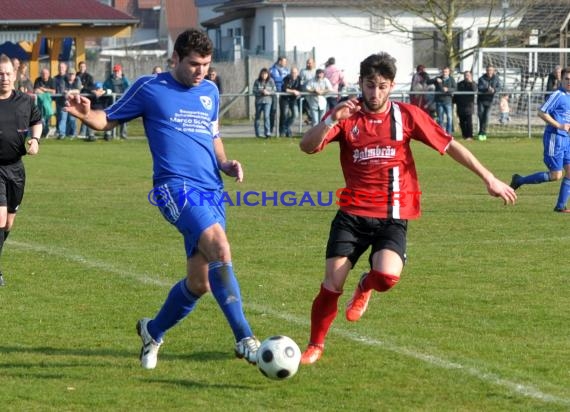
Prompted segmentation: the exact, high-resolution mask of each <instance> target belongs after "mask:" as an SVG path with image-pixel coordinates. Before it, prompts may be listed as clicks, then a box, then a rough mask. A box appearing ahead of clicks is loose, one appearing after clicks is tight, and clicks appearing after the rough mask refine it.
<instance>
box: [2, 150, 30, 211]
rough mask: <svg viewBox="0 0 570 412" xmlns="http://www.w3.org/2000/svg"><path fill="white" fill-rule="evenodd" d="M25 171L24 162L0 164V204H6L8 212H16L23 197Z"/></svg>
mask: <svg viewBox="0 0 570 412" xmlns="http://www.w3.org/2000/svg"><path fill="white" fill-rule="evenodd" d="M25 184H26V171H25V169H24V163H22V161H21V160H20V161H18V162H16V163H12V164H10V165H0V206H7V207H8V213H16V211H17V210H18V207H19V206H20V203H22V199H23V198H24V186H25Z"/></svg>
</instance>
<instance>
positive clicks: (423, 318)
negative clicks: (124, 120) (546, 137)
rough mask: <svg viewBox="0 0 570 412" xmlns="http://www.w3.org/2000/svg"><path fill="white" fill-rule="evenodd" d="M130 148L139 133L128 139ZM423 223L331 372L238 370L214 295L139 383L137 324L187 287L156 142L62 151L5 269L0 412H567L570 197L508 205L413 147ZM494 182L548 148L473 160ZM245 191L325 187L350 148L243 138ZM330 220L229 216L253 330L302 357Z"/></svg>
mask: <svg viewBox="0 0 570 412" xmlns="http://www.w3.org/2000/svg"><path fill="white" fill-rule="evenodd" d="M131 133H132V132H131ZM414 147H415V153H416V162H417V165H418V170H419V174H420V179H421V182H422V189H423V196H422V200H423V217H422V218H421V219H419V220H417V221H414V222H412V223H411V224H410V227H409V237H408V240H409V245H408V256H409V261H408V264H407V266H406V268H405V269H404V273H403V277H402V280H401V282H400V283H399V284H398V286H397V287H396V288H394V289H393V290H392V291H390V292H389V293H387V294H383V295H378V294H376V295H374V296H373V297H372V301H371V304H370V306H369V309H368V312H367V313H366V314H365V316H364V317H363V318H362V320H361V321H360V322H358V323H354V324H352V323H348V322H347V321H346V320H345V319H344V312H343V309H344V305H345V303H346V301H347V300H348V299H349V298H350V296H351V294H352V289H353V287H354V285H355V283H356V281H357V279H358V276H359V274H360V272H361V271H363V270H365V269H366V264H365V263H366V259H363V260H362V262H360V263H359V265H358V266H357V267H356V268H355V270H354V271H353V273H352V275H351V277H350V278H349V280H348V282H347V285H346V288H347V289H346V292H345V294H344V295H343V296H342V297H341V300H340V305H341V307H340V310H341V311H340V312H339V316H338V318H337V319H336V321H335V323H334V324H333V327H332V330H331V333H330V335H329V338H328V341H327V348H326V352H325V355H324V357H323V359H322V360H321V361H320V362H319V363H317V364H315V365H312V366H305V367H301V368H300V370H299V372H298V374H297V376H295V377H294V378H293V379H291V380H290V381H285V382H273V381H269V380H267V379H265V378H264V377H263V376H262V375H261V374H260V373H259V372H258V371H257V370H256V369H255V368H254V367H252V366H251V365H248V364H246V363H245V362H244V361H240V360H237V359H235V358H234V356H233V338H232V335H231V332H230V330H229V327H228V326H227V325H226V323H225V320H224V319H223V317H222V315H221V312H220V311H219V310H218V307H217V305H216V303H215V300H214V299H213V297H212V296H206V297H204V299H203V300H202V301H201V302H200V304H199V305H198V307H197V309H196V310H195V312H194V313H192V314H191V315H190V316H189V317H188V318H187V319H185V320H184V322H182V323H181V324H180V325H178V326H177V327H175V328H173V329H172V330H171V331H170V332H169V333H168V334H167V336H166V338H165V344H164V345H163V347H162V349H161V353H160V356H159V364H158V367H157V368H156V369H155V370H152V371H146V370H143V369H141V368H140V366H139V361H138V352H139V349H140V341H139V337H138V336H137V334H136V332H135V323H136V321H137V319H139V318H141V317H143V316H154V314H155V313H156V311H157V310H158V309H159V307H160V305H161V304H162V302H163V300H164V298H165V296H166V294H167V293H168V291H169V290H170V287H171V285H172V284H173V283H174V282H176V281H177V280H179V279H180V278H182V277H183V276H184V273H185V260H184V251H183V246H182V241H181V237H180V236H179V234H178V233H177V232H176V230H175V229H174V228H173V227H172V226H170V225H169V224H168V223H167V222H166V221H165V220H163V218H162V217H161V216H160V214H159V213H158V211H157V210H155V208H154V207H153V206H151V205H150V204H149V202H148V200H147V194H148V192H149V190H150V189H151V160H150V155H149V153H148V148H147V146H146V142H145V141H144V140H142V139H130V140H128V141H113V142H109V143H106V142H103V141H98V142H96V143H84V142H82V141H71V142H67V141H63V142H59V141H51V140H50V141H47V142H45V143H44V144H42V146H41V153H40V155H39V156H37V157H35V158H26V159H25V161H26V167H27V175H28V185H27V192H26V196H25V198H24V202H23V204H22V207H21V209H20V212H19V214H18V218H17V219H16V225H15V227H14V229H13V233H12V234H11V235H10V238H9V239H8V241H7V243H6V246H5V249H4V254H3V256H2V267H3V270H4V273H5V278H6V282H7V286H6V287H4V288H1V289H0V308H1V316H0V327H1V330H2V342H1V343H0V408H1V410H2V411H127V410H129V411H143V410H145V411H149V410H163V411H190V410H210V411H281V410H282V411H538V410H540V411H568V410H569V409H570V373H569V371H570V367H569V363H568V362H569V354H570V347H569V344H570V334H569V332H568V330H569V329H568V320H569V319H570V305H569V304H568V302H569V300H568V299H569V296H570V286H569V283H568V278H567V275H568V258H567V255H566V253H565V252H564V250H565V249H566V247H567V244H568V241H569V240H570V235H569V234H568V227H569V220H568V219H570V217H568V216H564V215H561V214H555V213H553V212H552V208H553V207H554V203H555V199H556V196H557V193H558V184H554V183H552V184H544V185H538V186H534V187H523V188H521V189H520V190H519V192H518V193H519V202H518V204H517V205H516V206H514V207H505V206H503V205H502V202H501V201H500V200H498V199H494V198H491V197H489V196H488V195H487V194H486V191H485V187H484V186H483V184H482V183H481V182H480V181H479V180H478V179H477V178H476V177H474V176H473V175H471V174H470V173H469V172H468V171H466V170H465V169H463V168H461V167H460V166H458V165H457V164H455V162H453V160H451V159H450V158H449V157H446V156H444V157H441V156H439V155H438V154H437V153H436V152H433V151H432V150H430V149H427V148H425V147H423V146H421V145H415V146H414ZM468 147H470V148H471V149H472V151H473V152H474V153H476V155H477V156H478V157H479V158H480V159H481V160H482V162H483V163H484V164H486V165H487V166H489V167H490V168H491V169H492V170H493V171H494V172H495V173H496V174H497V176H499V177H501V178H502V179H504V180H506V181H508V180H510V176H511V174H512V173H513V172H515V171H516V172H520V173H529V172H532V171H535V170H542V169H543V168H544V167H543V165H542V161H541V141H540V139H533V140H527V139H504V140H494V139H492V138H491V139H489V140H488V141H487V142H484V143H481V142H473V143H470V144H468ZM226 151H227V152H228V154H229V155H230V156H231V157H234V158H237V159H239V160H241V161H242V163H243V164H244V166H245V172H246V180H245V182H244V183H242V184H241V185H238V184H236V183H235V182H233V181H231V180H230V179H228V180H227V181H226V183H227V185H226V189H227V190H228V191H229V192H235V191H237V190H239V191H242V192H244V191H248V190H256V191H278V192H283V191H286V190H290V191H294V192H297V193H300V192H303V191H311V192H312V193H316V192H317V191H327V192H328V191H330V190H333V191H334V190H336V189H337V188H339V187H341V185H342V178H341V172H340V169H339V166H338V159H337V157H338V153H337V148H336V147H335V146H331V147H330V148H329V149H328V150H327V151H325V152H324V153H321V154H319V155H315V156H307V155H305V154H303V153H301V152H300V150H299V149H298V140H290V139H279V140H277V139H274V140H271V141H260V140H256V139H228V140H226ZM335 211H336V209H335V207H334V206H330V207H318V206H316V207H311V206H303V207H284V206H277V207H259V206H258V207H248V206H240V207H229V208H228V233H229V237H230V241H231V243H232V254H233V261H234V267H235V269H236V272H237V275H238V278H239V279H240V282H241V289H242V295H243V299H244V303H245V309H246V313H247V315H248V318H249V321H250V323H251V324H252V327H253V328H254V330H255V332H256V334H257V335H258V337H260V338H265V337H267V336H270V335H274V334H285V335H288V336H290V337H292V338H293V339H295V340H296V341H297V342H298V343H299V345H300V346H301V349H304V347H305V345H306V342H307V339H308V334H309V314H310V308H311V304H312V300H313V298H314V296H315V295H316V293H317V290H318V287H319V284H320V282H321V280H322V276H323V266H324V257H323V256H324V248H325V243H326V239H327V235H328V229H329V225H330V220H331V219H332V217H333V215H334V213H335Z"/></svg>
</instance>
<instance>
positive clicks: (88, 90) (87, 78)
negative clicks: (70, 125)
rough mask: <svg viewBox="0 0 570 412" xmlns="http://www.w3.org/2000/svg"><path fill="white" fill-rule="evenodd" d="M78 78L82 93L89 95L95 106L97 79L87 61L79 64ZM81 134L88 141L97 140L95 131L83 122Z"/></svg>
mask: <svg viewBox="0 0 570 412" xmlns="http://www.w3.org/2000/svg"><path fill="white" fill-rule="evenodd" d="M77 78H78V79H79V81H81V94H84V95H88V97H89V99H91V105H92V106H93V93H94V90H95V80H94V79H93V76H92V75H91V74H90V73H89V72H88V71H87V63H86V62H84V61H80V62H79V64H78V65H77ZM79 135H80V136H84V137H85V138H86V139H87V140H88V141H94V140H95V132H94V131H93V129H90V128H89V127H87V125H86V124H85V123H83V122H81V127H80V128H79Z"/></svg>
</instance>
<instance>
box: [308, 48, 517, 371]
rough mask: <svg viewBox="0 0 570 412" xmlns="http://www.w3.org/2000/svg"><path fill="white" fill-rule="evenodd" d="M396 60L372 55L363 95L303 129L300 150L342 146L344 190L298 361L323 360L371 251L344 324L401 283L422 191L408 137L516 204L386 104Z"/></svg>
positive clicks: (422, 121) (445, 140)
mask: <svg viewBox="0 0 570 412" xmlns="http://www.w3.org/2000/svg"><path fill="white" fill-rule="evenodd" d="M395 77H396V61H395V59H394V58H393V57H391V56H390V55H389V54H387V53H378V54H373V55H371V56H369V57H367V58H366V59H365V60H364V61H362V62H361V64H360V79H359V83H360V90H361V93H362V97H360V98H355V99H349V100H346V101H342V102H340V103H338V104H337V105H336V106H335V107H334V108H333V109H332V110H331V111H330V112H329V113H328V116H327V115H325V119H324V120H323V121H321V122H320V123H319V124H317V125H316V126H314V127H313V128H311V129H310V130H308V131H307V132H306V133H305V135H304V136H303V138H302V140H301V143H300V146H301V150H303V151H304V152H306V153H317V152H320V151H321V150H323V149H324V148H325V146H326V145H327V144H329V143H331V142H338V144H339V145H340V163H341V167H342V171H343V174H344V179H345V185H346V187H345V188H344V189H342V193H341V195H340V196H339V202H338V203H339V205H340V210H339V211H338V212H337V215H336V216H335V218H334V219H333V222H332V224H331V230H330V234H329V240H328V243H327V250H326V264H325V278H324V281H323V282H322V284H321V288H320V291H319V293H318V294H317V296H316V298H315V300H314V301H313V306H312V311H311V336H310V341H309V346H308V348H307V349H306V351H305V352H304V353H303V356H302V358H301V363H303V364H311V363H315V362H316V361H317V360H319V359H320V357H321V356H322V353H323V349H324V343H325V338H326V335H327V333H328V331H329V329H330V327H331V324H332V322H333V320H334V319H335V317H336V315H337V313H338V299H339V297H340V296H341V294H342V292H343V286H344V282H345V281H346V278H347V276H348V273H349V271H350V270H351V269H352V268H353V267H354V265H355V264H356V262H357V261H358V259H359V258H360V256H361V255H362V254H363V253H364V252H365V251H366V250H367V249H368V248H369V247H371V252H370V257H369V262H370V267H371V268H370V271H369V272H367V273H364V274H363V275H362V277H361V279H360V282H359V283H358V285H357V287H356V290H355V292H354V295H353V296H352V299H351V300H350V301H349V302H348V305H347V309H346V318H347V320H349V321H353V322H354V321H357V320H359V319H360V317H361V316H362V315H363V314H364V312H365V311H366V308H367V306H368V301H369V299H370V295H371V294H372V291H373V290H375V291H378V292H386V291H388V290H389V289H391V288H392V287H394V286H395V285H396V283H398V281H399V279H400V274H401V272H402V269H403V268H404V263H405V261H406V231H407V222H408V220H409V219H416V218H418V217H419V216H420V194H421V192H420V187H419V184H418V178H417V174H416V168H415V165H414V158H413V156H412V152H411V149H410V142H411V140H412V139H415V140H419V141H420V142H422V143H424V144H426V145H428V146H430V147H432V148H433V149H435V150H437V151H438V152H440V153H441V154H445V153H447V154H449V155H450V156H451V157H452V158H453V159H454V160H455V161H456V162H458V163H460V164H461V165H463V166H465V167H466V168H467V169H469V170H471V171H472V172H473V173H474V174H476V175H477V176H479V177H480V178H481V179H482V180H483V182H484V183H485V185H486V186H487V191H488V192H489V194H490V195H491V196H495V197H501V198H502V199H503V201H504V202H505V204H514V202H515V201H516V194H515V192H514V190H513V189H512V188H511V187H509V185H507V184H506V183H503V182H502V181H500V180H498V179H497V178H496V177H495V176H493V174H492V173H491V172H490V171H489V170H487V169H486V168H485V167H484V166H483V165H482V164H481V163H480V162H479V161H478V160H477V159H476V158H475V156H474V155H473V154H472V153H471V152H470V151H469V150H467V149H466V148H465V147H464V146H462V145H461V144H460V143H458V142H456V141H455V140H453V137H452V136H451V135H449V134H447V133H446V132H445V130H443V129H442V128H441V127H440V126H438V125H437V124H436V123H435V122H434V121H433V119H432V118H431V117H430V116H429V115H427V114H426V113H425V112H424V111H423V110H421V109H420V108H418V107H416V106H413V105H410V104H406V103H400V102H392V101H390V92H391V91H392V90H393V88H394V85H395V83H394V78H395Z"/></svg>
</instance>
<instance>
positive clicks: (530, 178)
mask: <svg viewBox="0 0 570 412" xmlns="http://www.w3.org/2000/svg"><path fill="white" fill-rule="evenodd" d="M561 78H562V86H561V87H560V89H558V90H557V91H555V92H554V93H552V95H551V96H550V97H549V98H548V100H547V101H546V102H544V104H543V105H542V106H541V107H540V109H538V117H540V118H541V119H542V120H544V122H545V123H546V127H545V128H544V134H543V136H542V145H543V161H544V164H545V165H546V167H547V168H548V170H547V171H539V172H535V173H532V174H530V175H527V176H521V175H519V174H514V175H513V177H512V180H511V187H512V188H513V189H515V190H517V189H518V188H519V187H521V186H522V185H536V184H541V183H546V182H555V181H557V180H560V179H562V182H561V183H560V190H559V192H558V199H557V201H556V205H555V206H554V211H555V212H558V213H570V209H569V208H568V205H567V203H568V199H569V198H570V139H569V138H568V133H569V132H570V67H567V68H565V69H564V70H563V71H562V75H561Z"/></svg>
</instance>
